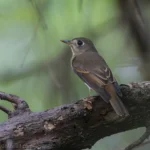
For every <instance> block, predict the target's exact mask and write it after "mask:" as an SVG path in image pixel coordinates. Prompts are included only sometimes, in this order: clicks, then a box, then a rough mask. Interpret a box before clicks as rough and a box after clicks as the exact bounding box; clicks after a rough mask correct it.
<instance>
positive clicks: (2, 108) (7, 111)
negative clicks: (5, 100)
mask: <svg viewBox="0 0 150 150" xmlns="http://www.w3.org/2000/svg"><path fill="white" fill-rule="evenodd" d="M0 110H2V111H3V112H5V113H6V114H7V115H8V116H9V115H10V114H11V111H10V110H9V109H7V108H5V107H4V106H1V105H0Z"/></svg>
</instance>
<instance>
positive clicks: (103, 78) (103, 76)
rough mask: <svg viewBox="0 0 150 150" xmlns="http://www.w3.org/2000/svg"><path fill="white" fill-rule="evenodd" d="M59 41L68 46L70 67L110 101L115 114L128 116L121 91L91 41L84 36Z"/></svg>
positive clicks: (102, 96)
mask: <svg viewBox="0 0 150 150" xmlns="http://www.w3.org/2000/svg"><path fill="white" fill-rule="evenodd" d="M61 42H63V43H65V44H68V45H69V46H70V48H71V51H72V58H71V67H72V69H73V71H74V72H75V73H76V74H77V75H78V76H79V77H80V79H81V80H82V81H83V82H84V83H85V84H86V85H87V87H88V88H89V89H92V90H94V91H95V92H96V93H98V94H99V95H100V97H101V98H102V99H103V100H104V101H105V102H106V103H110V104H111V106H112V108H113V109H114V111H115V112H116V114H117V115H119V116H122V117H123V116H128V115H129V112H128V110H127V108H126V107H125V105H124V104H123V102H122V101H121V97H122V93H121V90H120V87H119V85H118V83H117V80H116V79H115V78H114V76H113V74H112V71H111V69H110V68H109V66H108V65H107V63H106V61H105V60H104V58H103V57H102V56H101V55H100V54H99V53H98V51H97V49H96V48H95V46H94V44H93V42H92V41H91V40H90V39H88V38H85V37H78V38H73V39H72V40H61Z"/></svg>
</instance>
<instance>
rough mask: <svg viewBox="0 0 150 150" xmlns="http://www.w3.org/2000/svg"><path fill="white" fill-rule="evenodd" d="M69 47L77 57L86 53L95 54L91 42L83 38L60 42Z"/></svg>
mask: <svg viewBox="0 0 150 150" xmlns="http://www.w3.org/2000/svg"><path fill="white" fill-rule="evenodd" d="M61 41H62V42H64V43H65V44H68V45H69V46H70V47H71V50H72V53H73V55H79V54H82V53H84V52H87V51H91V52H92V51H93V52H97V51H96V48H95V46H94V44H93V43H92V41H91V40H89V39H87V38H83V37H79V38H74V39H72V40H61Z"/></svg>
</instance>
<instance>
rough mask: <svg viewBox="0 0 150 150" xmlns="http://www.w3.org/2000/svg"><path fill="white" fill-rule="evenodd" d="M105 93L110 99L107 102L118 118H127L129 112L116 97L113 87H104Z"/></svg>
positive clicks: (111, 85) (109, 85)
mask: <svg viewBox="0 0 150 150" xmlns="http://www.w3.org/2000/svg"><path fill="white" fill-rule="evenodd" d="M105 89H106V91H107V92H108V93H109V94H110V96H111V98H110V100H109V102H110V104H111V105H112V107H113V109H114V110H115V112H116V113H117V114H118V115H119V116H128V115H129V112H128V110H127V109H126V107H125V106H124V104H123V102H122V101H121V99H120V98H119V97H118V96H117V93H116V90H115V87H114V86H113V84H108V85H107V86H106V88H105Z"/></svg>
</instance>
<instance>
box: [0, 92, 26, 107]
mask: <svg viewBox="0 0 150 150" xmlns="http://www.w3.org/2000/svg"><path fill="white" fill-rule="evenodd" d="M0 99H1V100H6V101H8V102H11V103H14V104H17V105H18V104H19V103H21V102H23V101H24V100H23V99H21V98H19V97H18V96H15V95H12V94H6V93H4V92H0Z"/></svg>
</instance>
